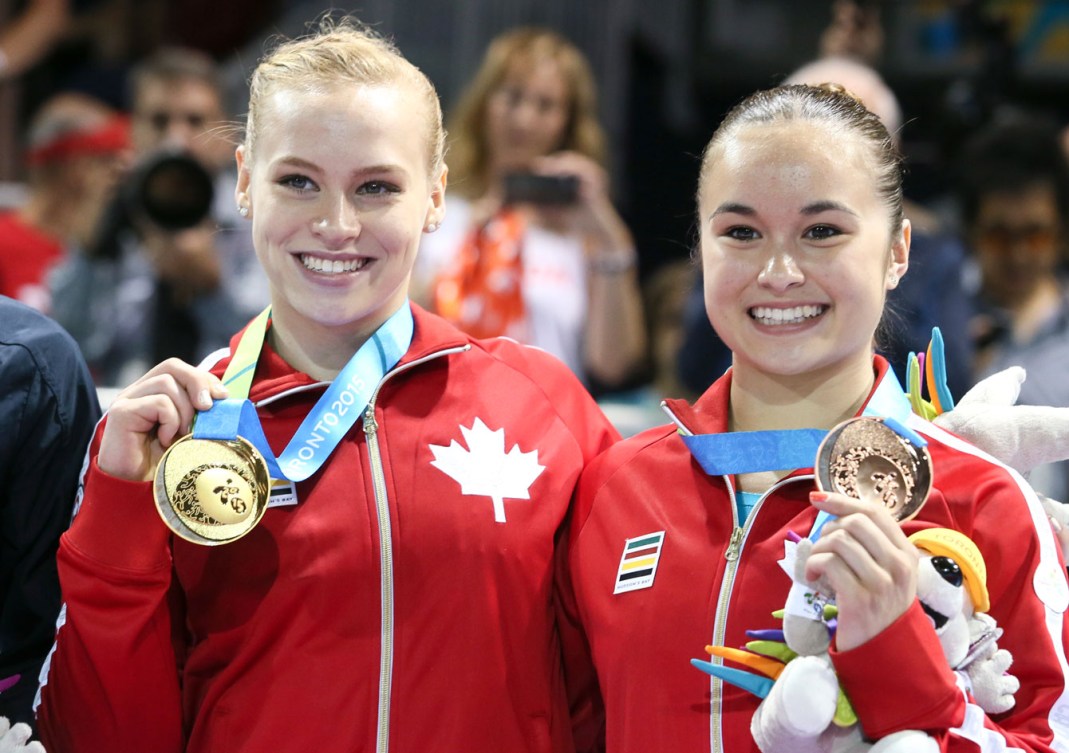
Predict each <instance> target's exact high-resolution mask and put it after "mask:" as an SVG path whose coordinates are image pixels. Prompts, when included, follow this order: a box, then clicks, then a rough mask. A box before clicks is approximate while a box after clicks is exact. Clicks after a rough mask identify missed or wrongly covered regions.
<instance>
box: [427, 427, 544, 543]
mask: <svg viewBox="0 0 1069 753" xmlns="http://www.w3.org/2000/svg"><path fill="white" fill-rule="evenodd" d="M460 432H461V434H463V435H464V441H465V442H467V444H468V447H467V449H465V448H464V447H463V446H462V445H461V444H459V443H458V442H457V440H455V439H454V440H453V441H452V442H450V443H449V446H448V447H442V446H441V445H436V444H432V445H431V446H430V448H431V452H432V453H434V461H433V462H432V463H431V465H433V466H434V467H435V468H437V469H438V470H440V471H441V472H442V473H444V474H445V475H447V476H449V477H450V478H451V479H453V480H454V481H456V482H457V483H459V484H460V493H461V494H468V495H472V494H474V495H480V496H486V497H489V498H490V499H491V500H492V501H493V503H494V520H495V521H496V522H498V523H504V522H505V499H506V498H508V499H530V498H531V496H530V494H529V493H528V490H529V489H530V488H531V484H533V483H534V480H535V479H536V478H538V476H539V475H540V474H541V473H542V471H544V470H545V466H543V465H539V464H538V450H532V451H531V452H523V451H521V450H520V446H519V445H513V446H512V449H511V450H509V451H508V452H507V453H506V452H505V430H504V429H498V430H497V431H491V430H490V429H489V428H488V427H487V426H486V424H484V423H483V422H482V419H479V418H476V419H475V421H474V423H472V425H471V428H470V429H469V428H467V427H465V426H461V427H460Z"/></svg>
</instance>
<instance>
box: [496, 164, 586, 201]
mask: <svg viewBox="0 0 1069 753" xmlns="http://www.w3.org/2000/svg"><path fill="white" fill-rule="evenodd" d="M578 198H579V178H578V177H577V176H575V175H539V174H537V173H524V172H515V173H508V174H507V175H505V203H506V204H538V205H541V206H568V205H569V204H574V203H575V202H576V200H578Z"/></svg>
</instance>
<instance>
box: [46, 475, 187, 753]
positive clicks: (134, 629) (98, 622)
mask: <svg viewBox="0 0 1069 753" xmlns="http://www.w3.org/2000/svg"><path fill="white" fill-rule="evenodd" d="M169 538H170V533H169V531H168V530H167V529H166V527H165V526H164V524H163V522H162V521H161V520H160V519H159V516H158V514H157V512H156V510H155V507H154V503H153V500H152V493H151V485H150V483H148V482H144V483H133V482H128V481H123V480H119V479H115V478H112V477H110V476H108V475H107V474H105V473H104V472H102V471H101V470H100V469H99V468H98V467H97V466H96V460H95V457H94V459H93V461H92V464H91V466H90V469H89V473H88V476H87V478H86V480H85V488H84V496H83V499H82V503H81V509H80V511H79V512H78V514H77V516H76V517H75V519H74V523H73V524H72V526H71V528H70V530H69V531H67V533H65V534H64V535H63V537H62V539H61V540H60V548H59V556H58V567H59V577H60V584H61V587H62V589H63V597H64V600H65V604H64V612H63V614H62V615H61V617H60V626H59V629H58V631H57V635H56V644H55V647H54V648H53V653H52V656H51V657H50V660H49V663H48V665H47V667H46V673H42V687H41V691H40V700H41V703H40V706H39V707H38V725H39V728H40V732H41V737H42V740H43V741H44V744H45V747H46V748H47V749H48V750H55V751H64V752H65V753H94V752H95V751H102V750H107V751H111V752H112V753H125V752H127V751H129V753H134V752H135V751H138V752H143V751H154V752H156V753H179V751H181V750H182V749H183V748H184V742H183V730H182V711H181V693H180V683H179V673H178V664H177V661H176V656H177V654H178V651H177V650H176V647H175V644H174V642H173V641H172V629H173V626H174V625H181V624H182V621H181V619H180V618H179V616H177V615H175V614H173V611H174V603H173V599H171V595H170V593H169V592H170V587H171V582H172V565H171V555H170V548H169Z"/></svg>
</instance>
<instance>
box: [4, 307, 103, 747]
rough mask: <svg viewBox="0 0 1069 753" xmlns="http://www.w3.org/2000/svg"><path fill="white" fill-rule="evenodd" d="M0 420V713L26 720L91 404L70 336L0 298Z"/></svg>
mask: <svg viewBox="0 0 1069 753" xmlns="http://www.w3.org/2000/svg"><path fill="white" fill-rule="evenodd" d="M0 417H2V419H3V421H4V429H5V430H4V432H3V434H2V435H0V534H2V535H0V646H2V647H3V650H2V651H0V688H2V690H0V716H4V717H7V718H8V719H9V720H11V722H12V723H14V722H26V723H29V724H32V723H33V712H32V711H31V706H32V702H33V698H34V694H35V693H36V692H37V676H38V673H39V671H40V669H41V663H42V661H43V660H44V658H45V656H46V655H47V654H48V651H49V649H50V648H51V646H52V639H53V636H54V635H55V627H56V617H57V615H58V614H59V606H60V593H59V581H58V578H57V575H56V549H57V547H58V545H59V536H60V534H61V533H63V531H65V530H67V527H68V526H69V525H70V521H71V512H72V510H73V506H74V500H75V495H76V492H77V490H78V477H79V472H80V469H81V467H82V462H83V459H84V457H85V451H86V448H87V446H88V444H89V438H90V437H91V436H92V434H93V428H94V427H95V426H96V422H97V420H98V419H99V418H100V406H99V405H98V404H97V398H96V393H95V392H94V390H93V383H92V381H91V380H90V377H89V372H88V371H87V370H86V368H85V363H84V361H83V360H82V357H81V355H80V354H79V353H78V348H77V347H76V346H75V344H74V342H73V341H72V340H71V338H70V337H69V336H68V335H67V334H66V333H65V332H63V331H62V330H61V329H60V328H59V326H58V325H57V324H56V323H55V322H53V321H51V320H49V319H48V318H46V317H45V316H43V315H41V314H40V313H38V312H36V311H34V310H33V309H30V308H29V307H27V306H24V305H22V304H21V303H18V302H17V301H12V300H11V299H9V298H5V297H3V296H0ZM5 743H6V740H5ZM0 750H6V748H5V747H0Z"/></svg>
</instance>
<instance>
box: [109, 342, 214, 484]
mask: <svg viewBox="0 0 1069 753" xmlns="http://www.w3.org/2000/svg"><path fill="white" fill-rule="evenodd" d="M227 396H228V391H227V389H226V387H225V386H224V385H223V383H222V381H221V380H220V379H219V378H218V377H216V376H215V375H214V374H211V373H209V372H207V371H203V370H202V369H198V368H196V367H195V366H191V365H189V364H188V363H186V362H184V361H181V360H179V359H177V358H171V359H168V360H166V361H164V362H163V363H161V364H159V365H158V366H156V367H155V368H153V369H152V370H151V371H149V372H148V373H147V374H145V376H143V377H141V378H140V379H138V380H137V381H136V382H134V383H133V384H131V385H130V386H129V387H127V388H126V389H124V390H123V391H122V392H120V393H119V395H118V396H117V397H116V398H115V400H114V401H113V402H112V404H111V407H110V408H109V409H108V418H107V423H106V424H105V426H104V435H103V437H102V438H101V441H100V451H99V453H98V454H97V465H98V466H99V467H100V470H102V471H104V472H105V473H107V474H108V475H110V476H114V477H116V478H121V479H126V480H127V481H149V480H151V479H152V477H153V474H154V472H155V470H156V464H157V463H158V462H159V459H160V456H161V455H162V454H163V451H164V450H166V449H167V448H168V447H169V446H170V445H171V444H172V443H173V442H174V441H175V440H176V439H178V438H180V437H182V436H184V435H185V434H188V433H189V432H190V431H191V426H192V423H193V417H194V416H195V415H196V412H197V411H199V410H207V409H209V408H211V407H212V401H213V400H216V399H222V398H225V397H227Z"/></svg>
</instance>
